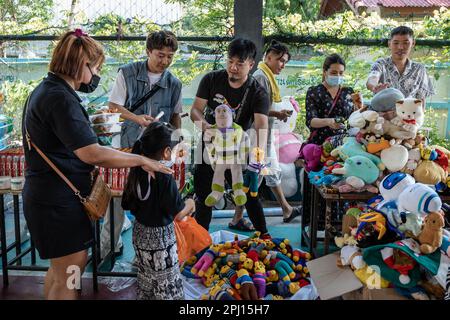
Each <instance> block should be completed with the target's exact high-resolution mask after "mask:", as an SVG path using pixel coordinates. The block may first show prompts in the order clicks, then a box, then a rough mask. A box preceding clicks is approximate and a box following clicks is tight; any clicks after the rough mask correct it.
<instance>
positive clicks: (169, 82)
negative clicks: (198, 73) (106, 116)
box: [119, 60, 181, 148]
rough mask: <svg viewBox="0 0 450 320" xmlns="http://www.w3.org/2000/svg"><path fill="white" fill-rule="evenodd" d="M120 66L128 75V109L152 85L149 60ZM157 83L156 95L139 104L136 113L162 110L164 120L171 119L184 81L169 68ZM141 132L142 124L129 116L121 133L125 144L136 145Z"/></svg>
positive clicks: (123, 146) (152, 112)
mask: <svg viewBox="0 0 450 320" xmlns="http://www.w3.org/2000/svg"><path fill="white" fill-rule="evenodd" d="M119 70H122V73H123V77H124V79H125V85H126V88H127V97H126V100H125V105H124V107H125V108H127V109H128V108H130V107H131V106H132V105H133V104H134V103H135V102H136V101H137V100H139V99H140V98H141V97H143V96H144V95H145V94H146V93H147V92H149V91H150V89H151V88H150V83H149V79H148V73H147V72H148V70H147V60H145V61H139V62H133V63H130V64H127V65H125V66H123V67H120V68H119ZM155 85H156V86H160V87H161V88H160V89H159V90H158V91H157V92H156V93H155V94H154V95H153V97H151V98H150V99H148V100H147V101H146V102H145V103H144V104H143V105H142V106H140V107H139V108H137V109H136V110H135V111H134V114H137V115H139V114H148V115H151V116H152V117H156V116H157V115H158V113H159V112H160V111H164V116H163V117H162V118H161V119H160V121H163V122H169V121H170V119H171V118H172V115H173V111H174V109H175V106H176V104H177V103H178V100H179V99H180V95H181V81H180V80H178V79H177V78H175V76H173V75H172V74H171V73H170V72H169V71H168V70H165V71H164V72H163V74H162V76H161V79H160V80H159V81H158V82H157V83H156V84H155ZM140 133H141V127H140V126H139V125H138V124H137V123H135V122H133V121H130V120H125V121H124V123H123V124H122V131H121V137H120V145H121V147H122V148H130V147H133V145H134V143H135V142H136V140H137V137H138V136H139V134H140Z"/></svg>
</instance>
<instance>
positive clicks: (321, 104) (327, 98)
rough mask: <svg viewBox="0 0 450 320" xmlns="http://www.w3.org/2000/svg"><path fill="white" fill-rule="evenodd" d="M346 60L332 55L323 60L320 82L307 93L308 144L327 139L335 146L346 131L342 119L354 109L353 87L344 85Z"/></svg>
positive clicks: (320, 142)
mask: <svg viewBox="0 0 450 320" xmlns="http://www.w3.org/2000/svg"><path fill="white" fill-rule="evenodd" d="M344 71H345V61H344V59H342V58H341V57H340V56H339V55H337V54H332V55H330V56H328V57H327V58H326V59H325V62H324V63H323V74H322V83H321V84H319V85H317V86H313V87H310V88H308V91H307V93H306V125H307V126H308V128H309V130H310V131H311V136H310V139H309V143H315V144H319V145H321V144H322V143H323V142H324V141H325V140H326V139H327V138H331V139H330V140H331V143H332V144H333V145H334V146H337V145H339V144H340V143H341V141H342V139H341V138H342V137H343V136H344V134H345V132H346V130H345V127H344V125H343V124H342V122H343V121H345V120H347V119H348V117H349V116H350V114H351V113H352V112H353V101H352V98H351V94H352V93H353V89H352V88H348V87H344V86H343V82H344Z"/></svg>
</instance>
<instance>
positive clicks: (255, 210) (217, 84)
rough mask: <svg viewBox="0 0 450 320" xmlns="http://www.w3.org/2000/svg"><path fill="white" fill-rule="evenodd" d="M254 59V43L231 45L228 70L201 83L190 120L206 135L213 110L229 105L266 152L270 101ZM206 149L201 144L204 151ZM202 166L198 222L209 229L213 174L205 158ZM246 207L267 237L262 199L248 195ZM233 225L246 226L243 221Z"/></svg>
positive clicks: (196, 177)
mask: <svg viewBox="0 0 450 320" xmlns="http://www.w3.org/2000/svg"><path fill="white" fill-rule="evenodd" d="M255 56H256V46H255V44H254V43H253V42H251V41H249V40H245V39H235V40H233V41H232V42H230V44H229V46H228V59H227V67H226V69H224V70H219V71H213V72H210V73H208V74H207V75H205V76H204V77H203V79H202V80H201V82H200V85H199V87H198V91H197V95H196V97H195V100H194V104H193V105H192V110H191V119H192V121H193V122H194V123H195V124H196V125H197V127H201V129H202V131H205V130H206V129H209V128H211V126H212V125H213V124H214V109H215V108H216V107H217V106H218V105H220V104H223V103H225V104H228V105H229V106H230V107H231V108H232V109H233V110H234V111H235V119H234V122H236V123H237V124H238V125H240V126H241V127H242V128H243V129H244V130H248V129H250V127H252V126H253V127H254V129H255V131H256V137H255V138H256V141H253V142H252V145H253V146H258V147H260V148H262V149H263V150H266V143H267V129H268V117H267V115H268V112H269V105H270V99H269V96H268V94H267V91H266V90H265V89H264V88H263V87H262V86H261V85H260V84H259V83H258V81H256V80H254V79H253V77H252V76H251V75H249V72H250V70H251V69H252V68H253V65H254V63H255ZM203 148H204V146H203V143H202V148H201V151H203ZM202 155H203V152H202ZM199 162H200V163H198V162H196V166H195V172H194V189H195V193H196V195H197V202H196V214H195V218H196V220H197V221H198V223H199V224H200V225H202V226H203V227H205V228H206V229H208V228H209V224H210V222H211V208H210V207H207V206H206V205H205V199H206V197H207V196H208V194H209V193H210V192H211V183H212V178H213V175H214V172H213V170H212V168H211V165H209V164H207V163H205V162H204V159H203V158H202V159H201V160H200V161H199ZM227 180H229V176H227ZM245 206H246V209H247V213H248V216H249V218H250V220H251V221H252V223H253V225H254V226H255V229H256V230H257V231H261V233H262V234H265V233H267V228H266V221H265V217H264V212H263V208H262V205H261V202H260V200H259V198H258V197H250V196H249V195H247V203H246V205H245ZM233 222H234V224H237V223H240V225H242V224H243V222H242V220H241V221H240V222H239V221H233Z"/></svg>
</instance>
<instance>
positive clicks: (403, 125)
mask: <svg viewBox="0 0 450 320" xmlns="http://www.w3.org/2000/svg"><path fill="white" fill-rule="evenodd" d="M395 108H396V113H397V116H396V117H395V118H394V119H392V120H391V124H392V125H393V126H389V128H388V130H387V132H385V133H387V134H389V135H390V136H392V137H393V138H396V139H403V140H404V139H415V137H416V134H417V130H419V128H420V127H421V126H422V125H423V122H424V113H423V108H422V100H419V99H414V98H406V99H404V100H399V101H397V103H396V105H395Z"/></svg>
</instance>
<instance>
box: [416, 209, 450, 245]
mask: <svg viewBox="0 0 450 320" xmlns="http://www.w3.org/2000/svg"><path fill="white" fill-rule="evenodd" d="M444 225H445V223H444V216H443V213H442V211H440V212H431V213H429V214H428V215H427V216H426V217H425V220H424V223H423V226H422V231H421V232H420V234H419V237H418V240H419V243H420V252H421V253H423V254H430V253H433V252H434V251H436V250H437V249H438V248H439V247H440V246H441V245H442V228H443V227H444Z"/></svg>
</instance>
